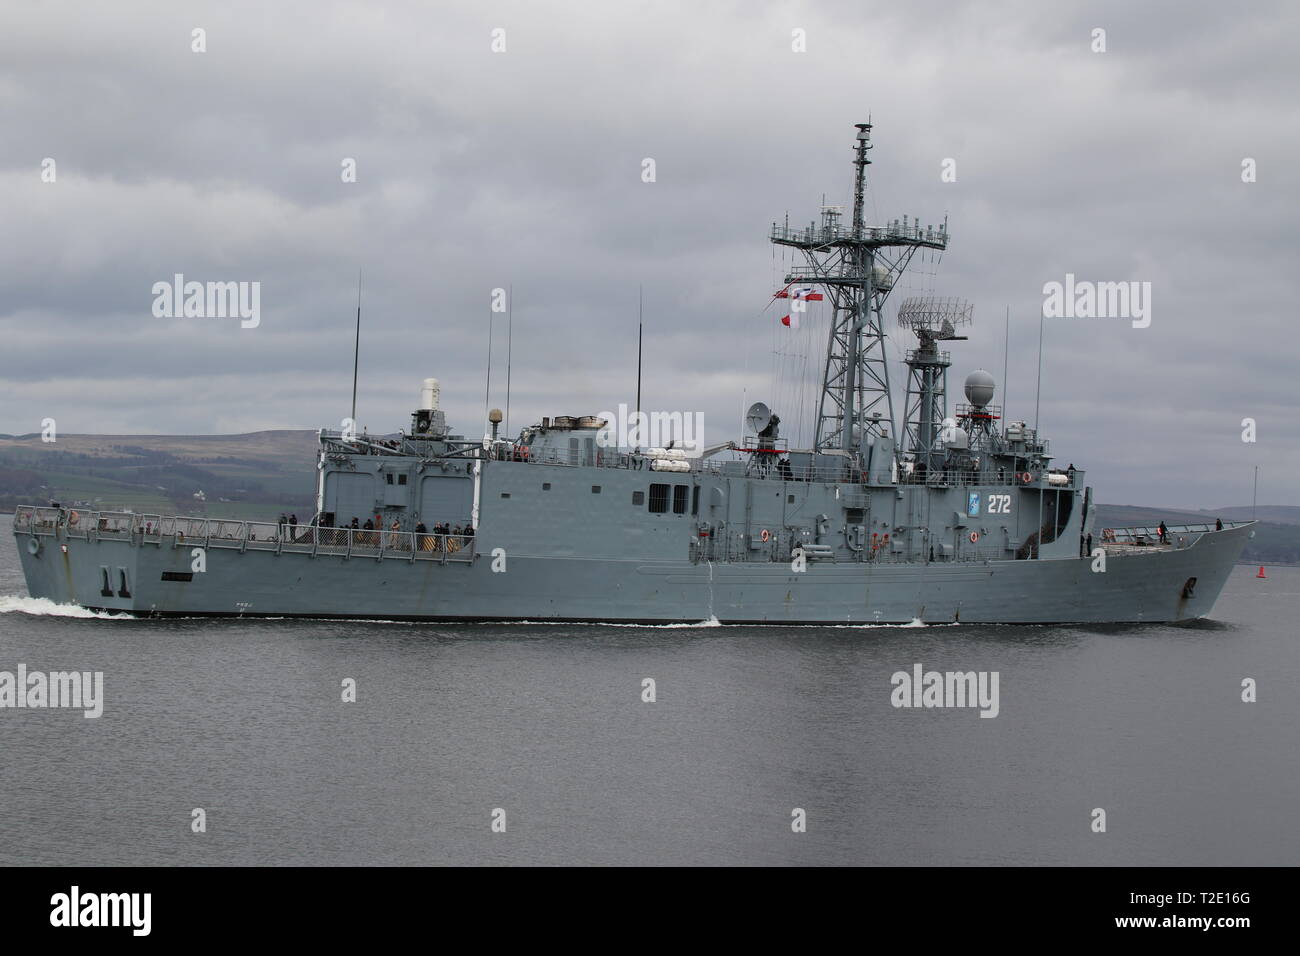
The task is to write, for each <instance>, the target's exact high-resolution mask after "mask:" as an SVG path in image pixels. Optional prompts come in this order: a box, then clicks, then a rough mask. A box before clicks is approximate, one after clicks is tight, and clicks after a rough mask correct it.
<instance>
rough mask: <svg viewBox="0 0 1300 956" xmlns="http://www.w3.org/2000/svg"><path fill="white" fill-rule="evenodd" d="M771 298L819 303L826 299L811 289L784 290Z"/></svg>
mask: <svg viewBox="0 0 1300 956" xmlns="http://www.w3.org/2000/svg"><path fill="white" fill-rule="evenodd" d="M772 298H774V299H803V300H804V301H805V302H821V301H822V300H823V299H825V298H826V296H824V295H822V294H821V293H820V292H815V291H813V289H811V288H803V289H794V290H791V289H789V288H786V289H782V290H781V291H780V292H778V293H777V294H776V295H774V296H773V297H772Z"/></svg>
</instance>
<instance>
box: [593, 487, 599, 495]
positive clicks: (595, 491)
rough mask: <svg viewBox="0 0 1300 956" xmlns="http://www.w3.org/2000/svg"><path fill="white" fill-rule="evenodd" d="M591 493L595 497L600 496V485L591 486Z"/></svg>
mask: <svg viewBox="0 0 1300 956" xmlns="http://www.w3.org/2000/svg"><path fill="white" fill-rule="evenodd" d="M591 493H592V494H593V495H598V494H600V485H592V486H591Z"/></svg>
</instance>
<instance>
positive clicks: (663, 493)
mask: <svg viewBox="0 0 1300 956" xmlns="http://www.w3.org/2000/svg"><path fill="white" fill-rule="evenodd" d="M650 513H651V514H652V515H662V514H667V513H668V486H667V485H651V486H650Z"/></svg>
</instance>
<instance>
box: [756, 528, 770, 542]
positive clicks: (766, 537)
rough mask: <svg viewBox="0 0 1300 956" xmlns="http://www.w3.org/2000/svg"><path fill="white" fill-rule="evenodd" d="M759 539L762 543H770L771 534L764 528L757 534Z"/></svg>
mask: <svg viewBox="0 0 1300 956" xmlns="http://www.w3.org/2000/svg"><path fill="white" fill-rule="evenodd" d="M759 537H760V538H762V539H763V540H764V541H770V540H771V538H772V532H770V531H768V530H767V529H766V528H764V529H763V530H762V532H761V533H760V534H759Z"/></svg>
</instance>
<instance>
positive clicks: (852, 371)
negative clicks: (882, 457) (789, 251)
mask: <svg viewBox="0 0 1300 956" xmlns="http://www.w3.org/2000/svg"><path fill="white" fill-rule="evenodd" d="M856 129H857V131H858V133H857V137H856V141H855V143H854V158H853V165H854V167H855V178H854V185H853V219H852V221H851V222H850V223H849V224H848V225H847V227H845V226H844V225H843V224H841V223H840V213H839V211H838V210H837V209H835V208H834V207H824V208H823V209H822V221H821V224H820V225H818V224H817V223H809V224H808V226H806V227H803V228H792V227H791V226H790V223H789V217H787V219H786V223H785V225H779V224H777V223H773V224H772V234H771V237H770V238H771V240H772V242H774V243H776V244H777V245H781V246H791V247H793V248H795V249H798V250H799V251H800V252H802V253H803V254H804V265H803V266H802V267H800V268H796V269H793V270H791V272H790V274H789V275H787V276H786V277H785V281H786V283H787V284H790V283H800V284H806V285H812V286H821V287H822V288H824V289H825V292H826V296H827V299H828V300H829V301H830V303H831V306H832V319H831V327H830V331H829V336H828V340H827V344H826V364H825V370H824V372H823V374H822V389H821V398H820V401H819V403H818V411H817V427H816V431H815V438H814V447H815V448H816V449H817V450H819V451H831V450H836V449H842V450H844V451H847V452H850V453H853V452H860V451H861V450H862V448H863V445H864V444H865V442H866V440H867V438H868V436H869V435H870V434H871V433H873V432H875V433H878V434H885V433H886V432H885V430H886V427H887V428H888V433H889V434H891V435H893V434H897V433H896V431H895V420H894V402H893V397H892V395H891V393H890V389H889V365H888V362H887V361H886V357H885V331H884V322H883V320H882V318H881V314H882V309H883V308H884V304H885V300H886V299H887V298H888V297H889V293H890V291H891V290H892V289H893V288H894V286H895V285H896V284H897V281H898V279H899V278H900V277H901V276H902V274H903V272H904V271H905V270H906V269H907V266H908V263H909V262H910V261H911V259H912V256H913V255H914V254H915V253H916V250H917V249H922V248H926V249H937V250H939V251H942V250H944V249H946V248H947V247H948V222H947V219H946V218H945V219H944V222H943V224H942V225H941V226H939V228H938V229H935V228H934V227H933V226H926V227H925V228H922V227H921V225H920V220H915V221H913V222H911V223H909V222H908V218H907V217H906V216H904V217H903V219H902V221H901V223H900V222H899V220H894V221H893V222H891V223H888V224H886V225H885V226H879V227H867V226H866V225H865V224H864V208H863V207H864V205H865V200H866V185H867V167H868V166H869V165H871V160H870V158H868V153H869V151H870V150H871V149H872V145H871V123H869V122H867V123H858V124H857V126H856Z"/></svg>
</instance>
